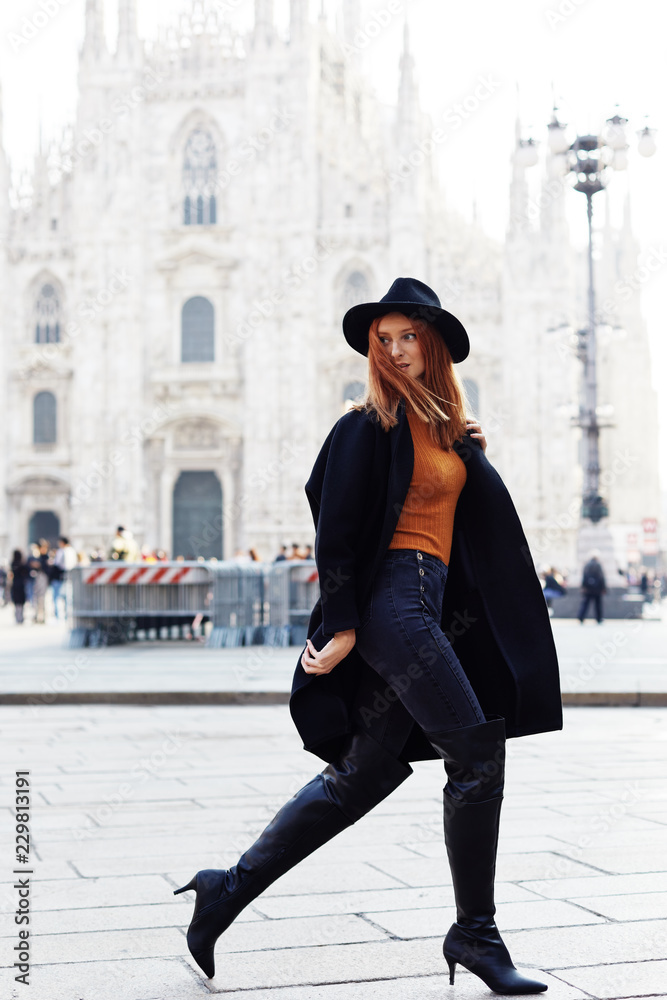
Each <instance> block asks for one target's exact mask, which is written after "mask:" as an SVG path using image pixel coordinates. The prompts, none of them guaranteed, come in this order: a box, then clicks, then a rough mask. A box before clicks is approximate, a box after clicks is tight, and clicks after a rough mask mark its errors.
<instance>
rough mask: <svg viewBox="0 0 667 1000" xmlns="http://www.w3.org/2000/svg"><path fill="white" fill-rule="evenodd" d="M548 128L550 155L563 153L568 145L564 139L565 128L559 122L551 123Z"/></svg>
mask: <svg viewBox="0 0 667 1000" xmlns="http://www.w3.org/2000/svg"><path fill="white" fill-rule="evenodd" d="M548 128H549V149H550V150H551V152H552V153H556V154H558V153H564V152H565V150H566V149H567V148H568V146H569V145H570V144H569V142H568V141H567V139H566V138H565V126H564V125H561V124H560V122H551V123H550V125H549V126H548Z"/></svg>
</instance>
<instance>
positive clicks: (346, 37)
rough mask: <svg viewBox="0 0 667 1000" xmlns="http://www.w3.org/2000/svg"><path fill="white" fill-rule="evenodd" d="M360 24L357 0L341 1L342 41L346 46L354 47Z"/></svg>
mask: <svg viewBox="0 0 667 1000" xmlns="http://www.w3.org/2000/svg"><path fill="white" fill-rule="evenodd" d="M360 22H361V11H360V9H359V0H343V41H344V42H345V44H346V45H351V46H353V45H354V36H355V35H356V33H357V31H358V30H359V25H360Z"/></svg>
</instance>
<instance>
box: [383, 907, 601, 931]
mask: <svg viewBox="0 0 667 1000" xmlns="http://www.w3.org/2000/svg"><path fill="white" fill-rule="evenodd" d="M372 917H373V923H374V924H376V925H377V926H378V927H384V929H385V930H387V931H389V933H390V934H393V935H395V936H396V937H398V938H404V939H406V940H409V939H411V938H426V937H442V938H444V936H445V934H446V933H447V930H448V929H449V926H450V924H451V922H452V911H451V907H447V908H445V907H440V908H437V907H434V908H433V909H420V910H417V911H416V912H415V910H414V909H412V910H395V911H393V912H391V913H382V912H379V913H377V912H376V913H373V914H372ZM496 923H497V924H498V926H499V927H502V928H503V933H504V932H505V931H511V930H516V929H521V928H524V927H532V928H535V927H563V926H566V927H567V926H574V925H576V926H583V925H584V924H600V923H604V918H603V917H601V916H599V915H597V914H595V913H592V912H591V913H586V912H584V911H583V910H582V908H581V906H574V905H573V904H572V903H562V902H560V901H551V900H549V901H547V900H535V901H534V902H530V903H500V902H499V903H498V906H497V913H496Z"/></svg>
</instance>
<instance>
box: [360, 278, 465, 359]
mask: <svg viewBox="0 0 667 1000" xmlns="http://www.w3.org/2000/svg"><path fill="white" fill-rule="evenodd" d="M392 312H399V313H403V314H404V315H405V316H407V317H408V319H421V320H425V321H426V322H427V323H432V324H433V326H434V327H435V328H436V330H437V331H438V333H440V335H441V336H442V338H443V340H444V341H445V343H446V344H447V347H448V348H449V353H450V354H451V356H452V361H454V362H458V361H464V360H465V359H466V358H467V357H468V354H469V353H470V341H469V339H468V334H467V333H466V331H465V327H464V326H463V324H462V323H461V321H460V320H458V319H457V318H456V316H453V315H452V314H451V313H450V312H447V310H446V309H443V308H442V306H441V305H440V299H439V298H438V296H437V295H436V294H435V292H434V291H433V289H432V288H429V287H428V285H425V284H424V282H423V281H418V280H417V278H397V279H396V281H395V282H394V283H393V285H392V286H391V288H390V289H389V291H388V292H387V294H386V295H383V296H382V298H381V299H380V301H379V302H362V303H361V304H360V305H358V306H352V308H351V309H348V311H347V312H346V313H345V315H344V316H343V333H344V334H345V339H346V340H347V342H348V344H349V345H350V347H353V348H354V349H355V351H358V352H359V354H363V355H364V356H365V357H367V356H368V328H369V327H370V325H371V323H372V321H373V320H374V319H376V318H377V317H378V316H386V314H387V313H392Z"/></svg>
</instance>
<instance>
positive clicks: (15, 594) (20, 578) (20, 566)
mask: <svg viewBox="0 0 667 1000" xmlns="http://www.w3.org/2000/svg"><path fill="white" fill-rule="evenodd" d="M10 572H11V589H10V592H9V593H10V597H11V599H12V604H13V605H14V617H15V619H16V624H17V625H22V624H23V609H24V607H25V602H26V587H25V585H26V580H27V579H28V576H29V573H30V571H29V569H28V564H27V563H26V562H24V560H23V553H22V552H21V550H20V549H14V554H13V555H12V561H11V565H10Z"/></svg>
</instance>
